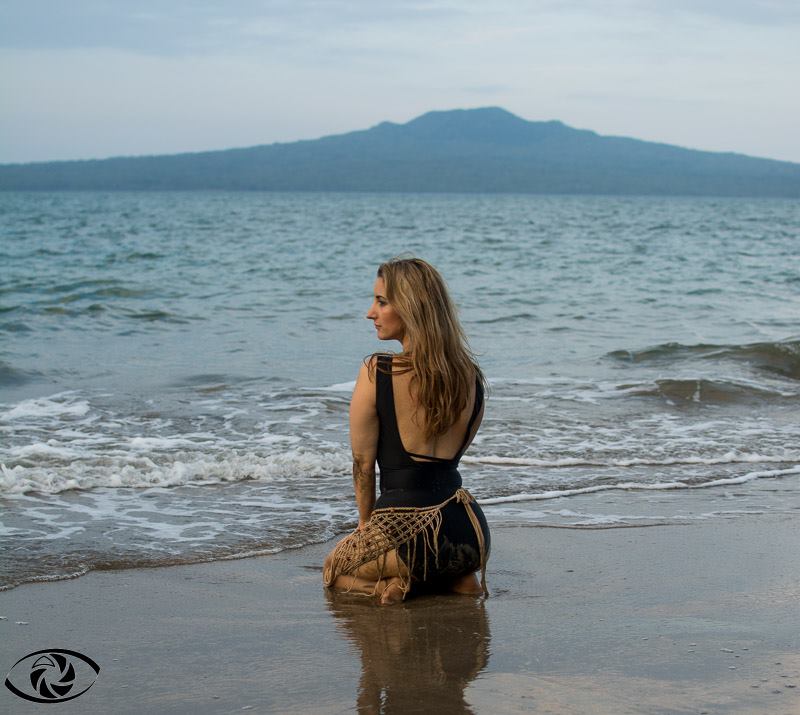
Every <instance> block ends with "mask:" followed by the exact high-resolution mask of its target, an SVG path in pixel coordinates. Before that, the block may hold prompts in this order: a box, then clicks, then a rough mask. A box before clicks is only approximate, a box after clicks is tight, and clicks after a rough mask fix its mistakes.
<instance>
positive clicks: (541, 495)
mask: <svg viewBox="0 0 800 715" xmlns="http://www.w3.org/2000/svg"><path fill="white" fill-rule="evenodd" d="M789 474H800V465H796V466H794V467H790V468H789V469H774V470H768V471H758V472H748V473H747V474H743V475H740V476H737V477H726V478H724V479H714V480H710V481H708V482H701V483H698V484H690V483H687V482H681V481H677V480H676V481H672V482H656V483H654V484H646V483H641V482H618V483H616V484H597V485H594V486H589V487H579V488H575V489H551V490H546V491H542V492H538V493H523V494H511V495H508V496H502V497H489V498H484V499H481V504H487V505H491V504H505V503H509V502H525V501H544V500H549V499H559V498H562V497H570V496H575V495H577V494H591V493H594V492H605V491H616V490H625V491H661V490H672V489H702V488H707V487H720V486H730V485H735V484H745V483H747V482H750V481H753V480H755V479H767V478H775V477H782V476H786V475H789Z"/></svg>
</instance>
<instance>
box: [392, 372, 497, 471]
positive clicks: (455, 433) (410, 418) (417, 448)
mask: <svg viewBox="0 0 800 715" xmlns="http://www.w3.org/2000/svg"><path fill="white" fill-rule="evenodd" d="M409 388H410V389H409ZM475 390H476V387H475V383H474V381H473V383H472V387H471V388H470V392H469V395H468V396H467V403H466V405H465V406H464V409H463V410H462V411H461V414H460V415H459V417H458V419H457V420H456V421H455V423H454V424H453V425H452V426H451V427H450V429H448V430H447V431H446V432H445V433H444V434H440V435H437V436H436V437H434V438H431V439H428V438H426V437H425V431H424V429H423V427H424V424H425V419H424V416H425V415H424V411H423V409H422V407H421V406H420V405H419V404H418V403H417V400H416V390H415V389H414V384H413V382H412V375H411V373H410V372H407V373H404V374H399V375H398V374H395V375H393V376H392V391H393V392H394V404H395V416H396V418H397V428H398V431H399V432H400V439H401V441H402V443H403V448H404V449H405V450H406V451H407V452H411V453H413V455H414V458H415V459H420V458H421V455H428V456H431V457H436V458H439V459H453V458H454V457H456V456H457V455H458V452H459V449H460V448H461V446H462V445H463V444H464V436H465V434H466V431H467V427H468V425H469V421H470V417H471V416H472V411H473V408H474V406H475ZM482 418H483V410H481V412H480V414H478V416H477V418H476V420H475V422H474V424H473V426H472V430H471V434H470V436H469V437H470V438H469V441H468V442H467V445H465V447H466V446H468V444H469V442H472V438H473V437H474V436H475V433H476V432H477V431H478V427H479V426H480V423H481V419H482Z"/></svg>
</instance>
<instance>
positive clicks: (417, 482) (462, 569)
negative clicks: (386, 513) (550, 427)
mask: <svg viewBox="0 0 800 715" xmlns="http://www.w3.org/2000/svg"><path fill="white" fill-rule="evenodd" d="M391 369H392V358H391V356H390V355H379V356H378V365H377V370H376V406H377V411H378V420H379V422H380V432H379V438H378V467H379V468H380V492H381V493H380V497H379V498H378V500H377V502H376V503H375V508H376V509H384V508H387V507H388V508H393V507H417V508H419V507H429V506H433V505H436V504H441V503H442V502H445V501H446V500H448V499H450V497H452V496H453V495H454V494H455V492H456V491H457V490H458V489H459V488H460V487H461V475H460V474H459V471H458V463H459V460H460V459H461V456H462V454H463V453H464V450H465V449H466V447H467V443H468V442H469V437H470V434H471V432H472V428H473V426H474V424H475V420H476V419H477V417H478V414H480V411H481V407H482V406H483V386H482V385H481V384H480V381H479V380H476V392H475V405H474V407H473V410H472V416H471V417H470V420H469V424H468V425H467V432H466V435H465V436H464V441H463V442H462V444H461V447H460V448H459V450H458V452H457V453H456V456H455V457H454V458H453V459H442V458H439V457H431V456H428V455H421V454H417V455H415V454H413V453H411V452H407V451H406V449H405V448H404V447H403V442H402V440H401V439H400V431H399V429H398V426H397V414H396V412H395V404H394V389H393V385H392V375H391ZM413 457H420V458H423V459H425V460H430V461H420V460H418V459H414V458H413ZM469 506H470V508H471V510H472V512H473V513H474V516H475V517H477V522H478V524H479V525H480V530H481V531H482V533H483V541H484V544H485V556H486V558H488V555H489V548H490V535H489V527H488V525H487V523H486V518H485V517H484V515H483V512H482V511H481V508H480V507H479V506H478V504H477V503H476V502H474V501H473V502H471V503H470V505H469ZM422 538H423V537H422V536H421V535H418V536H417V537H416V540H420V539H422ZM437 546H438V548H437V549H436V550H435V551H434V552H432V551H431V550H430V549H425V548H423V545H422V544H414V543H413V540H412V542H411V543H406V544H403V545H401V546H400V547H398V553H399V555H400V558H401V559H402V560H403V561H404V562H405V563H406V564H408V563H412V564H413V569H412V579H413V585H414V586H415V587H418V586H419V585H421V583H422V582H425V583H426V584H427V585H430V586H432V587H434V588H435V587H436V586H437V585H438V584H439V583H441V582H447V581H452V579H453V578H456V577H458V576H463V575H466V574H469V573H472V572H474V571H477V570H478V569H480V568H481V555H480V551H481V550H480V544H479V539H478V535H477V533H476V527H475V526H474V525H473V522H472V521H471V519H470V514H469V513H468V510H467V508H466V507H465V505H464V504H462V503H461V502H459V501H457V500H455V499H453V500H451V501H449V502H448V503H447V504H446V505H445V506H444V507H443V508H442V523H441V528H440V529H439V530H438V534H437ZM410 552H415V553H417V554H423V553H424V554H425V557H424V558H409V556H410ZM484 563H485V562H484Z"/></svg>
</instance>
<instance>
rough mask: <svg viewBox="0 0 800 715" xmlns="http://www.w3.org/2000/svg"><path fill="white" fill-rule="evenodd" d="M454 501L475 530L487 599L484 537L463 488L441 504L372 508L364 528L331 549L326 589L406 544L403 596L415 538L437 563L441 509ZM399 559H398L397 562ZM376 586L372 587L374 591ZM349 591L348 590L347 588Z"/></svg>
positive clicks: (470, 498)
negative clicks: (340, 577) (420, 537)
mask: <svg viewBox="0 0 800 715" xmlns="http://www.w3.org/2000/svg"><path fill="white" fill-rule="evenodd" d="M454 499H455V500H456V501H457V502H459V503H460V504H463V505H464V508H465V509H466V510H467V515H468V516H469V520H470V523H471V524H472V527H473V528H474V529H475V534H476V536H477V537H478V546H479V548H480V552H481V588H483V592H484V594H485V595H486V596H488V595H489V590H488V589H487V588H486V542H485V541H484V538H483V531H482V530H481V526H480V522H479V521H478V517H477V516H475V512H474V511H473V509H472V503H473V502H474V501H475V498H474V497H473V496H472V495H471V494H470V493H469V492H468V491H467V490H466V489H464V488H459V489H457V490H456V491H455V493H454V494H453V496H451V497H450V498H449V499H446V500H445V501H443V502H442V503H441V504H436V505H434V506H428V507H411V506H407V507H401V506H396V507H387V508H385V509H375V510H374V511H373V512H372V515H371V516H370V519H369V521H368V522H367V524H366V525H365V526H364V528H363V529H357V530H356V531H354V532H353V533H352V534H350V535H349V536H346V537H345V538H344V539H342V540H341V541H340V542H339V543H338V544H337V545H336V548H335V549H334V552H333V558H332V559H331V562H330V565H329V567H328V568H327V569H326V570H325V573H324V574H323V580H324V583H325V585H326V586H331V585H332V584H333V582H334V581H335V580H336V577H337V576H339V575H351V574H352V575H353V578H354V580H355V571H356V570H357V569H358V568H359V566H363V565H364V564H366V563H369V562H370V561H374V560H375V559H380V557H381V556H383V555H385V554H386V553H387V552H389V551H391V550H392V549H397V548H398V547H400V546H402V545H404V544H409V553H408V561H409V563H407V564H404V566H405V567H406V573H401V574H400V587H401V588H402V590H403V597H405V595H406V594H407V593H408V591H409V589H410V588H411V573H412V572H413V570H414V564H415V563H416V559H417V557H418V554H417V538H416V537H417V536H418V535H420V534H422V537H423V553H422V557H423V559H424V556H425V552H426V551H429V552H430V553H432V554H433V556H434V558H435V559H436V564H437V566H438V563H439V529H440V528H441V525H442V509H443V508H444V507H445V506H446V505H447V504H449V503H450V502H451V501H453V500H454ZM399 559H400V557H399V556H398V560H399ZM379 563H380V569H381V571H380V573H379V580H380V578H382V572H383V562H382V561H379ZM401 563H402V562H401ZM423 564H424V570H423V579H425V578H426V577H427V573H428V562H427V559H425V560H424V561H423ZM377 587H378V586H377V583H376V585H375V588H376V589H377ZM348 590H349V589H348Z"/></svg>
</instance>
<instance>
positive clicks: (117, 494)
mask: <svg viewBox="0 0 800 715" xmlns="http://www.w3.org/2000/svg"><path fill="white" fill-rule="evenodd" d="M799 241H800V203H798V202H797V201H792V200H771V199H759V200H743V199H713V198H652V197H648V198H635V197H634V198H629V197H626V198H617V197H605V196H597V197H585V196H581V197H567V196H516V195H418V194H333V193H330V194H328V193H320V194H313V193H304V194H281V193H260V192H252V193H245V192H242V193H223V192H218V193H217V192H209V193H200V192H197V193H178V192H176V193H166V192H165V193H113V192H112V193H89V192H87V193H68V192H65V193H0V538H1V539H2V544H3V548H2V553H0V589H3V588H5V589H7V588H13V587H14V586H15V585H18V584H20V583H25V582H30V581H36V580H49V579H60V578H70V577H75V576H79V575H81V574H83V573H86V572H87V571H89V570H91V569H119V568H129V567H135V566H158V565H166V564H176V563H190V562H197V561H207V560H216V559H226V558H240V557H244V556H248V555H255V554H271V553H276V552H279V551H282V550H285V549H291V548H297V547H301V546H303V545H306V544H311V543H318V542H322V541H326V540H328V539H331V538H332V537H333V536H335V535H336V534H339V533H342V532H344V531H347V530H349V529H351V528H353V527H354V526H355V524H356V522H357V515H356V510H355V506H354V503H353V493H352V486H351V476H350V452H349V445H348V435H347V407H348V400H349V396H350V392H351V390H352V387H353V380H354V378H355V375H356V374H357V372H358V368H359V364H360V361H361V360H362V359H363V358H364V356H366V355H368V354H370V353H372V352H374V351H377V350H382V349H387V348H388V349H394V350H399V344H397V343H395V344H389V345H387V344H381V343H380V342H378V341H377V340H376V339H375V334H374V329H373V327H372V325H371V323H370V322H369V321H367V320H365V319H364V315H365V313H366V311H367V310H368V308H369V305H370V303H371V299H372V285H373V281H374V276H375V270H376V267H377V265H378V264H379V263H380V262H382V261H383V260H386V259H387V258H390V257H392V256H394V255H398V254H413V255H417V256H420V257H422V258H425V259H426V260H428V261H430V262H432V263H433V264H434V265H436V266H437V267H438V268H439V269H440V270H441V272H442V273H443V275H444V276H445V278H446V279H447V281H448V283H449V285H450V288H451V292H452V294H453V296H454V298H455V300H456V302H457V303H458V305H459V308H460V311H461V317H462V321H463V323H464V326H465V329H466V331H467V333H468V335H469V337H470V341H471V345H472V347H473V349H474V350H475V352H476V353H477V354H478V355H479V356H480V360H481V364H482V366H483V368H484V371H485V373H486V375H487V377H488V379H489V381H490V386H491V390H490V393H489V396H488V401H487V409H486V416H485V419H484V423H483V426H482V429H481V431H480V433H479V435H478V437H477V438H476V440H475V442H474V443H473V445H472V447H471V448H470V450H469V452H468V453H467V455H466V456H465V458H464V459H463V460H462V468H461V472H462V475H463V478H464V484H465V486H466V487H467V488H468V489H469V490H470V491H471V492H472V493H473V494H474V495H475V496H476V497H477V498H478V499H479V501H480V502H481V503H482V505H483V507H484V510H485V513H486V515H487V518H488V520H489V523H490V525H497V526H502V525H522V526H530V527H539V528H571V529H599V528H632V527H646V526H651V525H657V524H658V525H660V524H668V525H673V526H674V527H675V528H689V527H690V526H691V524H693V523H696V522H698V521H708V520H715V519H747V518H753V515H757V514H762V513H766V512H769V513H777V514H787V515H789V514H794V515H797V513H798V509H800V243H799ZM531 556H532V558H535V554H532V555H531ZM687 556H688V555H687ZM492 566H493V564H492V563H491V561H490V564H489V570H490V572H491V569H492Z"/></svg>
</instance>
